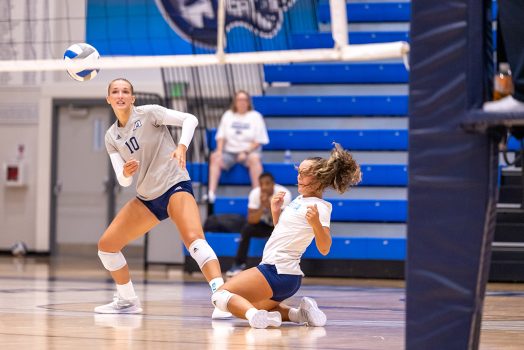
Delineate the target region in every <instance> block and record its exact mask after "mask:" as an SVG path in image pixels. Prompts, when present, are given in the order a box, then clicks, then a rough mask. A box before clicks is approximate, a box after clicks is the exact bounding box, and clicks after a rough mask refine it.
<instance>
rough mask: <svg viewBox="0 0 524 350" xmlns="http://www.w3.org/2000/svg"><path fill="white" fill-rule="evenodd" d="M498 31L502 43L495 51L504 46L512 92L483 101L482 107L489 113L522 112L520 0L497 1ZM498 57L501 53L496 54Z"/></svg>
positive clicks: (523, 62)
mask: <svg viewBox="0 0 524 350" xmlns="http://www.w3.org/2000/svg"><path fill="white" fill-rule="evenodd" d="M498 9H499V12H498V14H499V21H498V29H497V30H498V31H499V32H500V36H501V37H502V43H499V45H498V46H497V51H499V50H501V48H502V47H504V48H505V54H506V58H507V61H508V63H509V66H510V68H511V72H512V76H511V78H512V80H513V86H514V92H513V94H512V95H509V96H506V97H504V98H502V99H500V100H498V101H493V102H486V103H484V106H483V109H484V111H485V112H490V113H524V50H523V47H524V26H522V18H523V16H524V5H523V3H522V2H521V1H498ZM498 56H499V59H500V58H502V57H501V56H503V55H500V54H499V55H498Z"/></svg>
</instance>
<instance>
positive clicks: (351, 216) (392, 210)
mask: <svg viewBox="0 0 524 350" xmlns="http://www.w3.org/2000/svg"><path fill="white" fill-rule="evenodd" d="M326 200H327V201H329V202H330V203H331V204H332V205H333V212H332V213H331V220H332V221H341V222H345V221H352V222H406V217H407V202H406V201H405V200H365V199H329V198H327V199H326ZM225 213H234V214H241V215H247V198H235V197H221V198H217V200H216V202H215V214H225Z"/></svg>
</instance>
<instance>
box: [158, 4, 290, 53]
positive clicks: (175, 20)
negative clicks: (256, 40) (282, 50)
mask: <svg viewBox="0 0 524 350" xmlns="http://www.w3.org/2000/svg"><path fill="white" fill-rule="evenodd" d="M295 1H296V0H226V24H225V26H226V32H228V31H229V30H231V29H232V28H235V27H244V28H246V29H248V30H249V31H251V32H253V33H254V34H256V35H258V36H260V37H262V38H272V37H274V36H275V35H276V34H277V33H278V31H279V30H280V28H281V27H282V22H283V20H284V13H285V12H286V11H287V10H288V9H289V8H290V7H291V6H293V5H294V3H295ZM156 3H157V6H158V8H159V9H160V11H161V12H162V14H163V15H164V18H165V19H166V21H167V22H168V23H169V25H170V26H171V27H172V28H173V29H174V30H175V31H176V32H177V33H178V34H179V35H181V36H182V37H183V38H185V39H186V40H187V41H189V42H191V43H195V44H198V45H200V46H203V47H208V48H215V47H216V44H217V42H216V40H217V34H216V28H217V8H218V5H217V3H218V0H156Z"/></svg>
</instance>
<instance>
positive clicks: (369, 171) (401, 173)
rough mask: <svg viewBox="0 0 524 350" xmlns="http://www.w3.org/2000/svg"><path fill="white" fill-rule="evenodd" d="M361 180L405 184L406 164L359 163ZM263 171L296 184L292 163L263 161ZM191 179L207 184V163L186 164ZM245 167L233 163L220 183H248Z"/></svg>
mask: <svg viewBox="0 0 524 350" xmlns="http://www.w3.org/2000/svg"><path fill="white" fill-rule="evenodd" d="M360 166H361V170H362V174H363V175H362V182H361V183H360V186H406V184H407V166H405V165H398V164H370V165H366V164H361V165H360ZM263 167H264V171H267V172H270V173H271V174H273V176H274V177H275V181H276V182H277V183H279V184H281V185H292V186H293V185H296V183H297V171H296V169H295V165H294V164H284V163H264V164H263ZM187 168H188V171H189V174H190V176H191V178H192V179H193V181H195V182H199V183H201V184H203V185H207V181H208V165H207V164H205V163H195V164H188V166H187ZM249 183H250V182H249V176H248V172H247V169H246V168H245V167H243V166H241V165H238V164H237V165H235V166H233V168H231V170H229V171H228V172H224V173H223V174H222V176H221V177H220V185H249Z"/></svg>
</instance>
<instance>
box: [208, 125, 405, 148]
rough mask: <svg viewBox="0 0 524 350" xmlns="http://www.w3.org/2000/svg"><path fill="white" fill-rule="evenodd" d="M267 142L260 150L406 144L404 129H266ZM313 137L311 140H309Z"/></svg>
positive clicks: (211, 134) (211, 143)
mask: <svg viewBox="0 0 524 350" xmlns="http://www.w3.org/2000/svg"><path fill="white" fill-rule="evenodd" d="M215 134H216V129H211V130H209V132H208V144H209V148H210V149H211V150H214V149H215V147H216V141H215ZM268 135H269V139H270V140H271V142H270V143H269V144H267V145H265V146H264V147H263V150H264V151H278V150H280V151H285V150H288V149H289V150H296V151H299V150H304V151H308V150H324V151H326V150H331V149H332V148H333V142H334V141H336V142H338V143H340V144H342V145H344V147H346V148H347V149H350V150H353V151H357V150H359V151H364V150H366V151H369V150H394V151H406V150H407V148H408V133H407V130H380V129H373V130H274V129H273V130H268ZM311 140H315V142H311Z"/></svg>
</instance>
